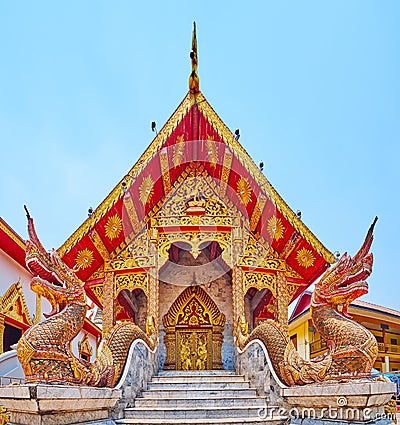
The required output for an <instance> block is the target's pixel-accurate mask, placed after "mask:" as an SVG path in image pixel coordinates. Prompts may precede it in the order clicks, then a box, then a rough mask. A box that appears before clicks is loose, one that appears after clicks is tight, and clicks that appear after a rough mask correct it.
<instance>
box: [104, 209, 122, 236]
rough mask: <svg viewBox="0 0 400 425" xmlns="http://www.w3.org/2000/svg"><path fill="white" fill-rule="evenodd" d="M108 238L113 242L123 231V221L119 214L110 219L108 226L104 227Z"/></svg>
mask: <svg viewBox="0 0 400 425" xmlns="http://www.w3.org/2000/svg"><path fill="white" fill-rule="evenodd" d="M104 230H105V232H106V236H107V237H108V238H109V239H110V240H113V239H115V238H117V237H118V236H119V235H120V233H121V231H122V220H121V218H120V217H119V215H118V214H115V215H113V216H111V217H108V220H107V224H106V225H105V226H104Z"/></svg>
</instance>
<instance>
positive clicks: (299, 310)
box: [289, 291, 400, 323]
mask: <svg viewBox="0 0 400 425" xmlns="http://www.w3.org/2000/svg"><path fill="white" fill-rule="evenodd" d="M311 295H312V292H310V291H304V292H303V294H301V296H300V298H299V299H298V301H297V304H296V306H295V308H294V310H293V312H292V314H291V315H290V318H289V323H290V322H293V321H294V320H296V319H297V318H298V317H299V316H301V315H302V314H303V313H304V312H306V311H307V312H308V311H309V309H310V304H311ZM351 307H361V308H363V309H365V310H369V311H376V312H378V313H383V314H387V315H390V316H395V317H398V318H400V311H397V310H394V309H392V308H388V307H383V306H381V305H377V304H373V303H369V302H366V301H361V300H354V301H353V302H352V303H351V304H350V308H351Z"/></svg>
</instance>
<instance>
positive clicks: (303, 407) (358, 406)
mask: <svg viewBox="0 0 400 425" xmlns="http://www.w3.org/2000/svg"><path fill="white" fill-rule="evenodd" d="M394 391H395V385H394V384H393V383H392V382H380V381H370V380H359V381H353V382H344V383H343V382H340V383H321V384H312V385H305V386H295V387H290V388H283V389H282V390H281V394H282V396H283V398H284V401H285V402H286V406H285V409H286V410H287V413H288V415H289V416H290V417H291V423H292V424H298V423H302V424H310V425H311V424H318V423H323V424H327V423H330V422H332V423H336V424H337V423H338V422H339V423H367V422H368V423H379V424H384V423H390V422H392V418H388V417H386V415H385V413H384V407H383V406H384V405H385V404H386V402H387V401H388V400H390V398H391V396H392V395H393V394H394Z"/></svg>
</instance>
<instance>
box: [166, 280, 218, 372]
mask: <svg viewBox="0 0 400 425" xmlns="http://www.w3.org/2000/svg"><path fill="white" fill-rule="evenodd" d="M163 323H164V329H165V338H164V342H165V348H166V360H165V364H164V369H167V370H168V369H173V370H205V369H222V368H223V366H222V342H223V339H224V338H223V335H222V331H223V329H224V325H225V315H224V314H223V313H221V312H220V311H219V309H218V307H217V305H216V304H215V302H214V301H213V300H212V299H211V298H210V296H209V295H208V294H207V293H206V292H205V291H204V290H203V289H202V288H201V287H200V286H189V287H188V288H186V289H185V290H184V291H183V292H182V293H181V294H180V295H179V296H178V298H177V299H176V300H175V301H174V303H173V304H172V306H171V307H170V309H169V310H168V313H167V314H166V315H165V316H164V317H163Z"/></svg>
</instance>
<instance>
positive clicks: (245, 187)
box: [236, 177, 251, 206]
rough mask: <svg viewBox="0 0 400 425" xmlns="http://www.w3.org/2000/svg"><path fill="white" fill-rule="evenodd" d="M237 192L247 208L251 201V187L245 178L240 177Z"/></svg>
mask: <svg viewBox="0 0 400 425" xmlns="http://www.w3.org/2000/svg"><path fill="white" fill-rule="evenodd" d="M236 192H237V194H238V195H239V196H240V199H241V200H242V202H243V204H244V205H245V206H247V204H248V203H249V202H250V199H251V187H250V185H249V183H247V180H245V179H244V178H243V177H240V179H239V181H238V182H237V186H236Z"/></svg>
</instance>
